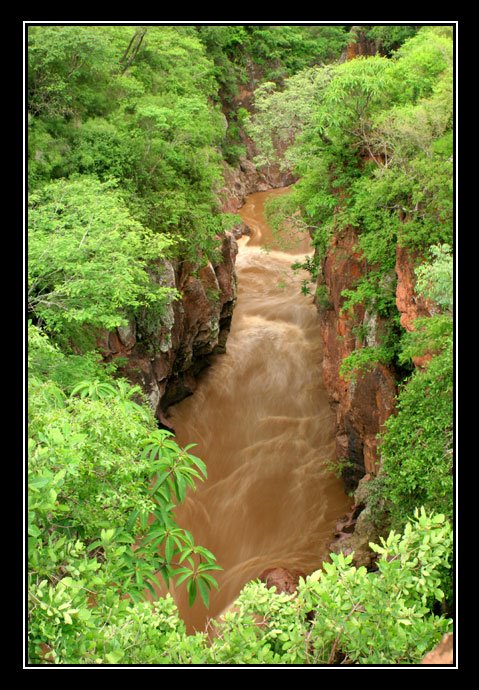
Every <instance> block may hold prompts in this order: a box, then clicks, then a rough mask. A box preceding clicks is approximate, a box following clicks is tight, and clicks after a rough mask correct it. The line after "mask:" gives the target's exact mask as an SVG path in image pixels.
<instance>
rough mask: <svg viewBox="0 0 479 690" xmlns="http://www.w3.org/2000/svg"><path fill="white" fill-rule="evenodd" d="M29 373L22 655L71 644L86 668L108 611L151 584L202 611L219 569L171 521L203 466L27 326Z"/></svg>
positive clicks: (121, 384) (138, 404)
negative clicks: (200, 602) (199, 603)
mask: <svg viewBox="0 0 479 690" xmlns="http://www.w3.org/2000/svg"><path fill="white" fill-rule="evenodd" d="M29 373H30V376H29V386H30V390H29V439H28V450H29V467H28V486H29V503H28V577H29V597H30V599H29V603H30V608H29V619H30V625H29V635H30V655H31V659H34V660H35V659H36V660H38V659H39V658H40V657H41V656H42V652H41V649H42V645H47V646H48V647H49V648H50V649H51V650H53V656H51V657H50V658H51V660H55V661H59V660H62V659H63V660H65V654H66V650H70V652H69V653H72V652H71V645H72V644H73V645H74V649H75V655H76V656H75V658H76V659H78V660H80V659H82V660H83V661H84V662H86V661H88V660H92V661H94V660H95V659H96V657H97V655H98V651H95V650H96V645H97V643H98V642H99V641H98V640H96V635H95V633H96V632H97V626H98V622H99V620H102V621H103V623H104V624H106V620H105V616H106V613H107V610H108V608H109V606H110V605H113V603H115V602H116V603H115V605H116V606H118V607H120V608H122V607H123V608H122V610H123V609H124V608H125V607H128V606H129V605H130V603H131V601H134V602H139V601H140V600H142V599H143V598H144V597H145V593H146V591H147V588H148V589H150V590H151V592H152V594H153V595H155V589H154V586H155V585H157V584H158V580H157V578H158V577H159V576H161V577H162V578H163V579H164V580H165V582H166V584H168V583H169V581H170V578H172V577H175V579H176V582H177V585H178V584H181V583H182V582H185V581H186V582H187V584H186V586H187V588H188V592H189V595H190V600H191V601H192V600H194V598H195V596H196V592H197V591H199V594H200V595H201V597H202V598H203V599H204V601H205V603H207V602H208V596H209V590H210V589H211V586H215V585H216V582H215V580H214V578H213V577H212V575H211V572H212V571H214V570H215V569H218V568H219V566H217V565H216V564H215V559H214V556H213V555H212V554H211V553H210V552H209V551H208V550H207V549H204V548H203V547H201V546H197V545H195V543H194V540H193V536H192V535H191V534H190V533H189V532H188V531H186V530H184V529H181V528H179V527H178V526H177V525H176V524H175V522H174V518H173V510H174V508H175V505H177V504H178V503H179V502H181V501H182V500H183V499H184V497H185V493H186V489H187V488H188V487H194V484H195V481H196V480H197V479H203V478H204V476H206V467H205V465H204V463H203V462H202V461H201V460H200V459H199V458H196V457H195V456H194V455H191V453H190V452H189V451H190V449H191V447H192V446H191V445H189V446H187V447H186V448H185V449H181V448H179V447H178V445H177V444H176V443H175V442H174V440H173V439H172V438H171V436H172V435H171V433H170V432H167V431H159V430H158V429H156V428H155V427H156V425H155V421H154V419H153V414H152V412H151V410H150V408H149V407H148V406H147V405H145V403H144V400H143V395H142V393H141V391H140V389H139V388H138V387H132V386H131V385H130V384H128V383H127V382H126V381H124V380H122V379H117V380H113V379H111V376H110V374H109V372H108V371H107V370H105V367H103V366H102V365H101V364H100V363H99V361H98V360H97V359H96V358H95V357H94V356H93V355H92V354H89V355H84V356H75V355H66V354H63V353H62V352H61V351H59V350H58V348H56V347H55V346H54V345H52V344H51V342H49V341H48V339H47V338H46V337H45V336H44V335H43V334H42V333H41V332H40V331H39V330H38V329H37V328H36V327H35V326H32V325H30V327H29ZM84 375H89V377H90V379H89V380H88V381H85V380H83V379H81V380H79V379H80V377H82V376H84ZM132 547H133V548H132ZM125 597H126V599H125ZM102 616H103V619H102ZM78 626H79V627H78ZM83 626H85V627H86V630H88V634H86V635H85V636H83V635H80V634H79V628H82V627H83ZM86 630H85V632H86ZM113 650H114V648H113ZM104 659H106V660H107V661H108V660H110V661H111V659H110V657H108V658H107V657H104Z"/></svg>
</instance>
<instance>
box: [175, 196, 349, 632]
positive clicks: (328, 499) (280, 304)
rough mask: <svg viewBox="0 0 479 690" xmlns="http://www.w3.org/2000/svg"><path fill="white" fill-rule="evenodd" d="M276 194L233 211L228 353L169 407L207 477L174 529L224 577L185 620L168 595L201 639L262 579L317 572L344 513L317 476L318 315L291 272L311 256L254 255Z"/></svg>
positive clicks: (322, 439) (336, 483)
mask: <svg viewBox="0 0 479 690" xmlns="http://www.w3.org/2000/svg"><path fill="white" fill-rule="evenodd" d="M285 192H287V189H279V190H272V191H269V192H258V193H256V194H252V195H250V196H249V197H248V199H247V201H246V204H245V205H244V206H243V208H242V209H241V210H240V214H241V216H242V218H243V220H244V221H245V222H246V224H247V225H248V226H249V227H250V228H251V229H252V231H253V234H252V236H251V238H247V237H244V238H242V239H241V240H240V241H239V244H240V249H239V254H238V258H237V263H236V270H237V274H238V301H237V304H236V307H235V310H234V315H233V321H232V326H231V332H230V335H229V337H228V342H227V353H226V354H224V355H221V356H219V357H217V358H216V360H215V361H214V363H213V364H212V366H211V367H210V368H209V369H207V370H206V372H205V373H204V374H203V375H202V377H201V380H200V382H199V385H198V388H197V390H196V391H195V394H194V395H193V396H192V397H190V398H187V399H186V400H184V401H182V402H181V403H180V404H178V405H176V406H174V407H172V408H170V414H171V424H172V426H173V428H174V429H175V432H176V436H177V440H178V442H179V443H180V444H182V445H186V444H187V443H190V442H196V443H198V446H197V447H196V448H195V449H194V450H193V451H192V452H194V453H195V454H196V455H198V456H199V457H201V458H202V459H203V460H204V461H205V462H206V464H207V466H208V479H207V481H205V482H204V483H199V485H198V488H197V490H196V492H191V493H190V494H189V495H188V497H187V498H186V501H185V503H184V504H183V505H182V506H181V507H180V509H179V510H178V511H177V519H178V522H179V524H180V525H181V526H182V527H185V528H187V529H189V530H190V531H191V532H192V533H193V535H194V537H195V541H196V543H198V544H202V545H203V546H206V547H207V548H208V549H210V550H211V551H212V552H213V553H214V554H215V556H216V558H217V561H218V563H219V564H220V565H221V566H222V567H223V568H224V571H223V572H219V571H218V574H217V580H218V582H219V585H220V590H219V592H215V591H214V590H213V592H212V595H211V603H210V608H209V610H206V609H205V607H204V606H203V604H202V602H201V601H200V600H199V597H198V601H197V602H196V603H195V605H194V606H193V607H192V608H191V609H190V608H189V607H188V604H187V596H186V592H185V586H184V585H182V586H180V587H179V588H178V590H177V592H176V593H175V598H176V600H177V603H178V606H179V609H180V613H181V615H182V617H183V618H184V620H185V621H186V623H187V626H188V628H189V630H192V629H193V628H195V629H202V628H203V627H204V625H205V623H206V620H207V618H208V617H213V616H216V615H218V613H220V612H221V611H222V610H223V609H224V608H225V607H227V606H228V605H229V604H230V603H231V602H232V601H233V600H234V599H235V597H236V596H237V594H238V593H239V591H240V589H241V588H242V587H243V585H244V584H245V583H246V582H248V580H250V579H253V578H256V577H258V576H259V575H260V573H261V572H262V571H263V570H264V569H266V568H269V567H275V566H278V567H284V568H288V569H290V570H296V571H302V572H303V573H308V572H311V571H313V570H315V569H317V568H318V567H319V566H320V565H321V562H322V560H323V558H324V557H325V555H326V553H327V552H326V549H327V546H328V543H329V542H330V541H331V537H332V530H333V529H334V524H335V521H336V520H337V518H338V517H339V516H340V515H341V514H343V513H344V512H346V511H347V510H348V508H349V506H350V500H349V499H348V497H347V496H346V495H345V494H344V491H343V488H342V483H341V481H340V480H339V479H337V478H336V477H335V476H334V475H333V474H331V472H330V470H328V468H327V464H328V461H329V460H331V459H332V458H333V455H334V419H333V413H332V411H331V408H330V406H329V404H328V397H327V394H326V391H325V388H324V386H323V383H322V378H321V338H320V332H319V323H318V315H317V312H316V308H315V306H314V305H313V304H312V298H311V297H304V296H303V295H302V294H300V286H301V280H302V279H303V278H305V277H306V276H305V275H301V274H298V275H294V274H293V272H292V271H291V268H290V266H291V263H292V262H293V261H294V260H297V259H298V258H301V257H302V256H304V255H305V254H306V253H307V252H309V251H311V249H310V242H309V238H308V237H303V238H302V239H301V240H300V241H298V242H296V244H295V246H294V247H293V246H291V247H289V248H288V250H287V251H285V250H283V251H278V250H275V249H273V250H271V251H268V252H265V251H264V249H262V248H261V247H260V246H259V245H260V244H261V245H263V246H264V245H269V246H273V247H274V246H275V245H274V243H272V239H273V238H272V233H271V229H270V228H269V227H268V225H267V224H266V222H265V219H264V201H265V199H267V198H268V197H272V196H277V195H279V194H283V193H285ZM276 246H278V245H277V244H276ZM293 255H295V256H293ZM298 255H299V256H298Z"/></svg>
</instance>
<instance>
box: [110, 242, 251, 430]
mask: <svg viewBox="0 0 479 690" xmlns="http://www.w3.org/2000/svg"><path fill="white" fill-rule="evenodd" d="M237 251H238V247H237V244H236V240H235V239H234V237H233V235H232V234H231V233H225V235H224V237H223V240H222V244H221V257H220V260H219V261H218V263H217V264H216V265H213V264H211V263H209V264H207V265H206V266H204V267H203V268H201V269H199V270H197V271H195V270H194V267H193V266H191V265H188V264H186V263H184V262H183V263H177V264H176V265H173V264H172V263H170V262H168V261H164V262H163V263H162V265H161V266H160V267H159V274H160V276H161V278H160V282H161V284H162V285H164V286H167V287H175V288H176V289H177V290H178V291H179V292H180V293H181V296H182V297H181V299H179V300H175V301H173V302H172V303H171V304H170V305H169V306H168V307H167V309H166V311H164V313H163V315H162V317H161V320H160V322H159V323H158V324H157V326H156V328H155V329H154V330H153V332H151V331H147V329H146V328H145V324H144V323H143V324H142V323H141V321H140V320H138V321H131V322H130V323H129V325H128V326H127V327H125V328H118V329H116V330H115V331H113V332H110V333H105V334H104V336H103V339H102V341H101V343H100V347H101V349H102V351H103V353H104V356H105V358H106V359H109V360H111V359H114V358H117V357H124V358H126V363H125V364H124V366H123V367H122V370H121V371H122V373H123V374H124V375H125V376H126V377H127V378H128V379H129V380H130V381H132V382H133V383H137V384H139V385H140V386H141V387H142V389H143V390H144V391H145V393H146V394H147V396H148V398H149V400H150V403H151V406H152V407H153V409H154V411H155V414H156V416H157V418H158V419H159V420H160V422H161V423H163V424H165V425H166V426H168V420H167V417H166V415H165V413H166V410H167V409H168V407H169V406H170V405H173V404H175V403H177V402H179V401H180V400H182V399H183V398H185V397H187V396H188V395H191V394H192V393H193V391H194V390H195V387H196V376H197V375H198V374H199V373H200V371H201V370H202V369H204V367H205V366H207V365H208V364H209V362H210V359H211V356H212V355H216V354H220V353H222V352H224V351H225V344H226V338H227V336H228V332H229V329H230V324H231V318H232V315H233V307H234V303H235V299H236V273H235V269H234V264H235V259H236V254H237Z"/></svg>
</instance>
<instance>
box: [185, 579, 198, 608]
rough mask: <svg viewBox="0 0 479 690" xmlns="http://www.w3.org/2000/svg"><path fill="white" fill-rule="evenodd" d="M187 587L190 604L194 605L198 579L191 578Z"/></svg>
mask: <svg viewBox="0 0 479 690" xmlns="http://www.w3.org/2000/svg"><path fill="white" fill-rule="evenodd" d="M186 587H187V590H188V605H189V606H193V604H194V601H195V599H196V580H190V581H189V582H188V584H187V586H186Z"/></svg>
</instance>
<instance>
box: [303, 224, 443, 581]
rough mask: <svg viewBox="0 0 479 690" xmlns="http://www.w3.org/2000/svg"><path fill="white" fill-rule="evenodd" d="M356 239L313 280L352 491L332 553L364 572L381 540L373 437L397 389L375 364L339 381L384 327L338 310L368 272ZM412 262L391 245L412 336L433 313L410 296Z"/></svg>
mask: <svg viewBox="0 0 479 690" xmlns="http://www.w3.org/2000/svg"><path fill="white" fill-rule="evenodd" d="M357 240H358V233H357V230H356V229H355V228H352V227H346V228H345V229H344V230H343V231H342V233H340V234H339V235H338V236H336V237H335V238H334V239H333V242H332V246H331V247H330V249H329V251H328V253H327V255H326V257H325V260H324V262H323V271H322V275H321V276H320V278H319V280H318V287H321V288H322V292H320V293H319V294H320V295H321V296H318V293H317V296H316V297H315V303H316V307H317V309H318V312H319V317H320V329H321V338H322V341H323V378H324V382H325V385H326V387H327V390H328V393H329V396H330V400H331V404H332V405H333V408H334V409H335V413H336V448H335V460H336V462H338V463H339V465H340V466H342V477H343V480H344V483H345V488H346V490H347V491H348V492H353V491H354V504H353V506H352V508H351V511H350V513H349V514H348V515H346V516H344V518H343V519H342V520H340V521H338V524H337V525H336V533H335V539H334V541H333V542H332V543H331V551H333V552H336V553H337V552H339V551H342V552H344V553H345V554H348V553H351V552H353V551H354V554H355V556H354V559H355V562H356V564H357V565H365V566H366V567H369V566H371V565H372V563H373V561H374V554H373V553H372V552H371V550H370V549H369V542H370V541H377V539H378V537H379V533H378V530H377V527H376V526H375V524H374V522H373V520H371V517H370V511H369V508H368V507H367V503H368V488H369V487H368V482H369V481H370V479H372V478H373V477H374V476H376V475H377V474H378V472H379V469H380V454H379V452H378V438H377V436H378V434H380V433H381V432H382V431H383V428H384V423H385V422H386V420H387V419H388V417H389V416H390V415H391V414H393V413H394V408H395V397H396V394H397V392H398V390H397V378H396V375H395V372H394V371H393V369H392V368H391V367H388V366H384V365H383V364H376V365H375V366H374V367H373V368H372V369H371V370H370V371H369V372H367V373H364V374H362V375H359V376H358V377H357V380H351V381H345V380H344V379H343V378H341V376H340V374H339V369H340V366H341V362H342V360H343V359H344V357H347V356H348V355H350V354H351V353H352V352H353V351H354V350H356V349H358V348H360V347H361V346H362V345H363V344H366V345H368V346H375V345H378V344H379V338H380V336H381V333H383V332H384V329H385V328H386V321H385V320H384V319H382V318H381V317H379V316H377V315H375V314H371V313H369V312H368V311H367V310H366V309H365V308H364V307H358V306H356V307H355V314H354V320H353V318H352V317H351V316H350V315H349V314H348V313H344V312H342V311H341V308H342V306H343V304H344V302H345V298H343V297H341V293H342V291H343V290H346V289H352V288H353V287H354V285H355V283H356V282H357V280H358V278H361V277H362V276H364V275H365V272H366V270H367V265H366V262H365V261H364V259H361V256H360V253H359V252H358V250H357ZM416 260H417V256H416V255H415V254H414V253H413V252H410V251H408V250H407V249H404V248H402V247H400V246H397V249H396V265H395V275H392V276H391V280H392V281H395V283H396V285H395V294H396V306H397V309H398V311H399V313H400V323H401V326H402V327H403V328H404V329H405V330H406V331H412V330H413V329H414V320H415V319H416V318H418V317H421V316H428V315H430V314H431V309H430V305H428V304H427V302H425V301H424V300H423V299H421V298H420V297H418V296H417V295H416V292H415V284H416V278H415V273H414V268H415V265H416ZM324 288H326V289H324ZM358 325H359V326H363V327H364V331H365V332H366V333H367V335H366V342H365V343H364V342H360V340H359V338H358V335H357V333H358V329H357V327H358ZM427 359H428V356H427V355H425V356H424V357H417V358H415V359H414V364H415V366H416V367H420V366H423V365H424V363H425V362H426V361H427Z"/></svg>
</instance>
